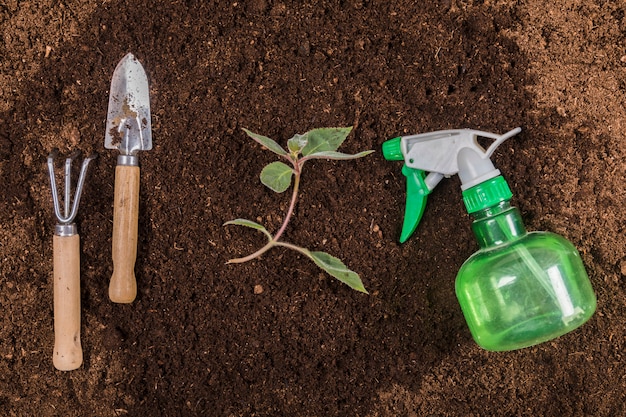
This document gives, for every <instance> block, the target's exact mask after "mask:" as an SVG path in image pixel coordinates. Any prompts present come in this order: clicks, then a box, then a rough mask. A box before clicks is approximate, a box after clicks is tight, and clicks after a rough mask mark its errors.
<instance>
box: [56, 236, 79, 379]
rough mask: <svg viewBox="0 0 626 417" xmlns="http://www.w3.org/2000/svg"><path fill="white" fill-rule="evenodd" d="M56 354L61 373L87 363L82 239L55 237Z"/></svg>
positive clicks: (76, 237) (77, 237)
mask: <svg viewBox="0 0 626 417" xmlns="http://www.w3.org/2000/svg"><path fill="white" fill-rule="evenodd" d="M52 250H53V252H54V274H53V275H54V354H53V356H52V363H53V364H54V367H55V368H57V369H58V370H60V371H71V370H73V369H77V368H78V367H80V365H81V364H82V363H83V349H82V347H81V345H80V237H79V236H78V235H72V236H57V235H54V237H53V241H52Z"/></svg>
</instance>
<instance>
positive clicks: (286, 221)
mask: <svg viewBox="0 0 626 417" xmlns="http://www.w3.org/2000/svg"><path fill="white" fill-rule="evenodd" d="M300 168H301V165H299V164H298V163H297V162H296V163H294V182H293V192H292V193H291V202H290V203H289V208H288V209H287V214H286V215H285V219H284V220H283V224H282V225H281V226H280V229H278V232H276V234H275V235H274V237H273V238H272V239H270V241H269V242H267V243H266V244H265V246H263V247H262V248H261V249H259V250H258V251H256V252H254V253H252V254H250V255H248V256H244V257H243V258H235V259H230V260H229V261H228V262H226V263H227V264H241V263H244V262H248V261H250V260H252V259H254V258H258V257H259V256H261V255H263V254H264V253H265V252H267V251H268V250H270V249H271V248H272V247H273V246H276V245H278V244H279V243H278V239H280V237H281V236H282V234H283V233H284V232H285V229H286V228H287V225H288V224H289V220H291V216H292V215H293V210H294V208H295V207H296V200H297V199H298V189H299V188H300V174H301V169H300ZM280 245H281V246H286V247H290V248H292V246H293V245H290V244H288V243H287V244H285V243H281V244H280ZM294 248H297V249H296V250H298V249H300V248H299V247H298V246H295V247H293V248H292V249H294Z"/></svg>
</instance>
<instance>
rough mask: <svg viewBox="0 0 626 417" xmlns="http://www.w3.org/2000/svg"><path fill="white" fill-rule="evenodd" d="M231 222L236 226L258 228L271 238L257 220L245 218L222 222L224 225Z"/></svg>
mask: <svg viewBox="0 0 626 417" xmlns="http://www.w3.org/2000/svg"><path fill="white" fill-rule="evenodd" d="M231 224H234V225H237V226H245V227H250V228H252V229H256V230H260V231H262V232H263V233H265V235H266V236H267V237H268V238H269V239H272V235H271V234H270V232H268V231H267V229H266V228H265V226H263V225H262V224H259V223H257V222H253V221H252V220H246V219H235V220H230V221H227V222H226V223H224V226H228V225H231Z"/></svg>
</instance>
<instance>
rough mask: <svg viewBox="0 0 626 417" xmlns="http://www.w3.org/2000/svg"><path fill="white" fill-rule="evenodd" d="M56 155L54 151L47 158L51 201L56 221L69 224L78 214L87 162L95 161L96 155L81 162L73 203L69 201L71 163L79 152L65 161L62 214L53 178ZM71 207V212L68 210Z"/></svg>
mask: <svg viewBox="0 0 626 417" xmlns="http://www.w3.org/2000/svg"><path fill="white" fill-rule="evenodd" d="M57 155H58V149H54V150H53V151H52V152H51V153H50V155H49V156H48V171H49V174H50V186H51V188H52V201H53V205H54V214H55V216H56V217H57V220H58V221H59V222H60V223H61V224H69V223H71V222H72V221H73V220H74V218H75V217H76V214H77V213H78V204H79V202H80V196H81V194H82V191H83V185H84V183H85V176H86V174H87V168H88V166H89V162H91V161H92V160H93V159H95V158H96V157H97V156H98V155H97V154H96V153H92V154H91V155H89V156H88V157H87V158H85V160H84V161H83V163H82V165H81V169H80V174H79V177H78V184H77V185H76V191H75V195H74V201H73V202H72V201H71V171H72V161H73V160H74V159H76V158H77V157H78V155H80V151H77V152H74V153H72V155H70V156H69V157H68V158H67V159H66V160H65V190H64V192H65V199H64V200H65V201H64V204H63V205H64V207H63V212H64V213H63V214H61V207H60V201H59V193H58V191H57V184H56V178H55V176H54V159H55V158H56V157H57ZM70 206H71V210H70Z"/></svg>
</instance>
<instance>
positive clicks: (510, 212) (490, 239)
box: [472, 200, 526, 249]
mask: <svg viewBox="0 0 626 417" xmlns="http://www.w3.org/2000/svg"><path fill="white" fill-rule="evenodd" d="M472 216H474V219H475V220H474V223H472V230H473V231H474V235H475V236H476V239H477V240H478V245H479V246H480V247H481V248H482V249H486V248H491V247H496V246H500V245H503V244H506V243H510V242H513V241H515V240H517V239H519V238H520V237H522V236H524V235H526V227H525V226H524V222H523V221H522V216H521V215H520V213H519V210H518V209H517V208H515V207H512V206H511V204H510V202H509V201H508V200H505V201H502V202H500V203H499V204H497V205H494V206H491V207H487V208H485V209H483V210H480V211H477V212H475V213H473V214H472Z"/></svg>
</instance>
